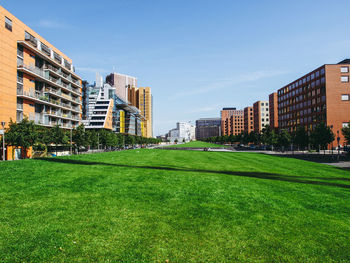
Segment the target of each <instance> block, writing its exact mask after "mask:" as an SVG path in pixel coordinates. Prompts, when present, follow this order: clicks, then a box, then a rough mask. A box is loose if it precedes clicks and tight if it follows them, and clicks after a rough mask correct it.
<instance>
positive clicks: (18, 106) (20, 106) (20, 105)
mask: <svg viewBox="0 0 350 263" xmlns="http://www.w3.org/2000/svg"><path fill="white" fill-rule="evenodd" d="M17 110H19V111H23V104H21V103H17Z"/></svg>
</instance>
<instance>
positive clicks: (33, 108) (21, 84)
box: [0, 6, 82, 129]
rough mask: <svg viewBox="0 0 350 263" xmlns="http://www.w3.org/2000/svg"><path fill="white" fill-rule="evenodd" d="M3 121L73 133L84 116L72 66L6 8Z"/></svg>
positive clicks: (0, 21) (0, 20) (0, 40)
mask: <svg viewBox="0 0 350 263" xmlns="http://www.w3.org/2000/svg"><path fill="white" fill-rule="evenodd" d="M0 25H1V26H0V56H1V59H0V82H1V89H0V121H5V122H6V124H8V123H9V121H10V119H12V120H14V121H21V120H22V119H23V118H24V117H25V116H27V117H28V118H29V120H33V121H35V123H37V124H39V125H43V126H48V127H52V126H54V125H56V124H58V125H60V126H61V127H63V128H67V129H71V128H73V127H75V126H77V125H79V123H80V121H81V114H82V93H81V92H82V90H81V89H82V87H81V78H80V77H79V76H78V75H77V74H76V73H75V70H74V66H73V63H72V60H71V59H70V58H69V57H67V56H66V55H65V54H64V53H62V52H61V51H60V50H58V49H57V48H56V47H55V46H53V45H52V44H50V43H49V42H48V41H46V40H45V39H44V38H43V37H41V36H40V35H39V34H37V33H36V32H34V31H33V30H32V29H31V28H30V27H28V26H27V25H25V24H24V23H23V22H22V21H20V20H19V19H18V18H16V17H15V16H14V15H12V14H11V13H10V12H8V11H7V10H5V9H4V8H3V7H2V6H0Z"/></svg>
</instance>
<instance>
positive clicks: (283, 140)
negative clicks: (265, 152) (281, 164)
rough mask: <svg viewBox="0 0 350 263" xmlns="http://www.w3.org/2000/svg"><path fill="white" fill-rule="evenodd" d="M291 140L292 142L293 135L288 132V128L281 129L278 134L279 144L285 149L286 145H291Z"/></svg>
mask: <svg viewBox="0 0 350 263" xmlns="http://www.w3.org/2000/svg"><path fill="white" fill-rule="evenodd" d="M290 142H291V136H290V134H289V132H287V131H286V130H281V131H280V133H279V134H278V139H277V143H278V146H280V147H282V148H283V149H284V147H288V146H289V145H290Z"/></svg>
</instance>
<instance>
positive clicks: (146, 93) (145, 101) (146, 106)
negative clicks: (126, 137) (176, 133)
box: [136, 87, 153, 138]
mask: <svg viewBox="0 0 350 263" xmlns="http://www.w3.org/2000/svg"><path fill="white" fill-rule="evenodd" d="M136 93H137V96H136V99H137V100H138V103H137V107H138V108H139V109H140V111H141V115H142V116H143V117H144V118H145V120H144V122H143V124H144V137H148V138H149V137H153V96H152V93H151V88H150V87H145V88H142V87H140V88H138V89H137V90H136Z"/></svg>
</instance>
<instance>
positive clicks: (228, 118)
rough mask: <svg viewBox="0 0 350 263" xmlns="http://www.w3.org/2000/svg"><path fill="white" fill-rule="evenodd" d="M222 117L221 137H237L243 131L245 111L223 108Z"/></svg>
mask: <svg viewBox="0 0 350 263" xmlns="http://www.w3.org/2000/svg"><path fill="white" fill-rule="evenodd" d="M220 115H221V135H231V134H233V135H237V134H240V133H241V132H242V131H243V129H244V125H243V110H237V109H236V108H223V109H222V110H221V112H220Z"/></svg>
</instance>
